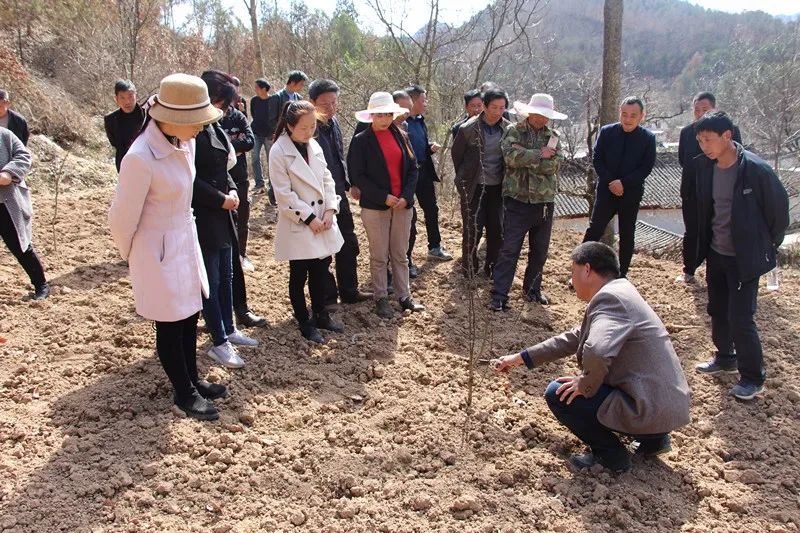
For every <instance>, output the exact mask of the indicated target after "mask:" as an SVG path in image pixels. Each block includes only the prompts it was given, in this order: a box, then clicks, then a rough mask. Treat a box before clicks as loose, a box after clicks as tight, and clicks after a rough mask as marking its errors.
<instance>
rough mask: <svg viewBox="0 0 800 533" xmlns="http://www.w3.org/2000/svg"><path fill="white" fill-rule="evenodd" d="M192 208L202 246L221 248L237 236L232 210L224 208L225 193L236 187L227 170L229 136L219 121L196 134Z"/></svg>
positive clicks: (207, 248)
mask: <svg viewBox="0 0 800 533" xmlns="http://www.w3.org/2000/svg"><path fill="white" fill-rule="evenodd" d="M196 142H197V145H196V151H195V156H194V166H195V168H196V169H197V175H196V176H195V180H194V193H193V196H192V208H193V209H194V216H195V223H196V224H197V239H198V241H199V242H200V247H201V248H203V250H218V249H220V248H225V247H227V246H230V245H231V244H232V243H233V240H234V239H235V238H236V232H235V228H234V226H233V219H232V218H231V212H230V211H228V210H227V209H223V208H222V204H223V203H225V195H226V194H228V192H230V191H231V190H236V184H235V183H234V181H233V179H232V178H231V177H230V175H229V174H228V170H227V166H228V138H227V136H226V135H225V132H224V131H223V130H222V127H221V126H220V125H219V124H218V123H215V124H209V125H208V126H206V127H205V128H203V131H201V132H200V133H199V134H198V135H197V141H196Z"/></svg>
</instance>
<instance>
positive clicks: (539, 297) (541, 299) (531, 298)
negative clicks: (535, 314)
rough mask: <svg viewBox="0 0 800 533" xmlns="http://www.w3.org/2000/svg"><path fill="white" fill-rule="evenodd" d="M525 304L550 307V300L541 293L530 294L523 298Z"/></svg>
mask: <svg viewBox="0 0 800 533" xmlns="http://www.w3.org/2000/svg"><path fill="white" fill-rule="evenodd" d="M524 299H525V301H526V302H535V303H538V304H541V305H550V298H548V297H547V295H546V294H545V293H543V292H532V293H530V294H526V295H525V297H524Z"/></svg>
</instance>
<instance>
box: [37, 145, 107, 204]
mask: <svg viewBox="0 0 800 533" xmlns="http://www.w3.org/2000/svg"><path fill="white" fill-rule="evenodd" d="M28 148H29V149H30V151H31V153H32V154H33V166H32V168H31V172H30V174H28V177H27V178H26V181H27V182H28V185H29V186H30V187H31V188H32V189H33V190H34V191H36V192H39V191H42V192H49V193H52V194H55V191H56V188H58V190H59V192H62V193H66V192H70V191H73V190H74V191H86V190H97V189H104V188H107V187H108V186H109V185H110V184H114V183H116V181H117V169H116V167H115V166H114V164H113V162H110V161H113V160H111V159H109V162H104V161H98V160H97V158H96V157H84V155H82V154H83V153H84V152H79V151H76V150H65V149H63V148H61V147H60V146H59V145H58V144H56V143H55V142H53V141H52V140H51V139H50V138H48V137H46V136H44V135H33V136H31V138H30V140H29V141H28Z"/></svg>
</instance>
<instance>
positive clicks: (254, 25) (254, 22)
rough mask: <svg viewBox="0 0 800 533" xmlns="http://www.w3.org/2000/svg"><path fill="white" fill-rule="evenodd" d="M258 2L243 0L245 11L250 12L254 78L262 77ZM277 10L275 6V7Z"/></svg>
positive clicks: (262, 62)
mask: <svg viewBox="0 0 800 533" xmlns="http://www.w3.org/2000/svg"><path fill="white" fill-rule="evenodd" d="M257 2H258V0H250V1H249V2H248V0H244V5H245V6H246V7H247V10H248V11H249V12H250V27H251V29H252V31H253V49H254V51H255V59H254V61H255V68H256V76H262V75H263V74H264V58H263V55H262V53H261V39H259V37H258V4H257ZM275 9H276V10H277V4H276V6H275Z"/></svg>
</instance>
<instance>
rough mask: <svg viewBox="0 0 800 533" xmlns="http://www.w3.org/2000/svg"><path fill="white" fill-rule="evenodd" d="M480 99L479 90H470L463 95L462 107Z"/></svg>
mask: <svg viewBox="0 0 800 533" xmlns="http://www.w3.org/2000/svg"><path fill="white" fill-rule="evenodd" d="M480 97H481V91H480V89H470V90H469V91H467V92H465V93H464V105H469V103H470V102H471V101H472V100H473V99H474V98H480Z"/></svg>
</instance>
